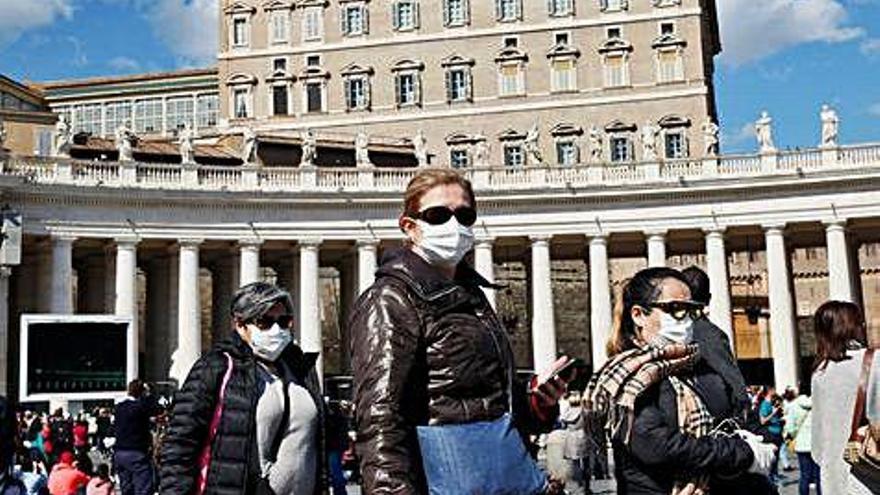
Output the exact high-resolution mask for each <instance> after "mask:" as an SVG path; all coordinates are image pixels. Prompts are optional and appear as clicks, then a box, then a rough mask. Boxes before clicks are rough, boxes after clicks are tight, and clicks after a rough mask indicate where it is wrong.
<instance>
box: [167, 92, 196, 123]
mask: <svg viewBox="0 0 880 495" xmlns="http://www.w3.org/2000/svg"><path fill="white" fill-rule="evenodd" d="M193 105H194V103H193V98H192V97H191V96H184V97H179V98H168V100H166V102H165V118H166V120H167V123H166V125H165V128H166V129H169V130H172V129H177V130H180V129H183V128H184V127H185V126H186V125H189V126H190V127H192V124H193V115H194V112H193Z"/></svg>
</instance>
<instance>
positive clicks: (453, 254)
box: [416, 216, 474, 266]
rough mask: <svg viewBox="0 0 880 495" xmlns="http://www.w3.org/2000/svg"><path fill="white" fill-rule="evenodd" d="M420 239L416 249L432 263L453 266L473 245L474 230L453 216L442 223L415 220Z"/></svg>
mask: <svg viewBox="0 0 880 495" xmlns="http://www.w3.org/2000/svg"><path fill="white" fill-rule="evenodd" d="M416 223H417V224H418V226H419V228H421V229H422V240H421V242H419V243H418V244H417V245H416V249H417V250H418V251H419V253H420V254H421V255H422V257H423V258H425V260H426V261H427V262H428V263H430V264H432V265H441V266H455V265H458V263H459V262H460V261H461V260H462V258H464V255H466V254H467V253H468V251H470V250H471V248H472V247H474V231H473V229H471V228H470V227H465V226H463V225H461V224H460V223H458V220H457V219H456V218H455V217H454V216H453V217H451V218H450V219H449V220H448V221H447V222H446V223H444V224H443V225H431V224H429V223H428V222H425V221H422V220H416Z"/></svg>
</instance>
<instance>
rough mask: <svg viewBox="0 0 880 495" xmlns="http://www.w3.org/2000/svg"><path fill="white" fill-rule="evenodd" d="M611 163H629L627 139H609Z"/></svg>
mask: <svg viewBox="0 0 880 495" xmlns="http://www.w3.org/2000/svg"><path fill="white" fill-rule="evenodd" d="M610 144H611V161H612V162H628V161H630V159H631V158H630V145H629V139H627V138H625V137H621V136H615V137H612V138H611V141H610Z"/></svg>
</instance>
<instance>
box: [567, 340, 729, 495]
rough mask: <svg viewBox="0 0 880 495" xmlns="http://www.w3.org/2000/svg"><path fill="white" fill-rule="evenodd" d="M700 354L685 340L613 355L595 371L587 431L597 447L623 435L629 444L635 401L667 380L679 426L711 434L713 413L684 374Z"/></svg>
mask: <svg viewBox="0 0 880 495" xmlns="http://www.w3.org/2000/svg"><path fill="white" fill-rule="evenodd" d="M698 356H699V354H698V348H697V346H696V345H683V344H671V345H667V346H664V347H653V346H650V347H646V348H641V349H632V350H629V351H626V352H622V353H620V354H618V355H617V356H614V358H612V359H611V360H610V361H608V362H607V363H606V364H605V366H603V367H602V369H600V370H599V372H598V373H596V374H594V375H593V377H592V379H591V380H590V383H589V385H587V389H586V391H585V393H584V400H583V408H584V413H585V418H586V423H587V425H586V428H587V431H588V433H589V434H590V435H591V436H592V437H593V439H594V440H595V441H597V442H598V445H605V442H606V440H605V439H606V438H608V437H618V438H622V439H623V442H624V444H629V442H630V435H631V434H632V427H633V421H634V419H635V403H636V400H637V399H638V398H639V397H640V396H641V395H642V394H643V393H644V392H645V391H646V390H648V389H649V388H651V387H652V386H653V385H655V384H657V383H660V382H661V381H663V380H664V379H667V378H668V379H669V382H670V384H671V385H672V388H673V390H675V394H676V404H677V406H678V411H677V412H678V427H679V428H680V429H681V431H682V432H683V433H685V434H689V435H692V436H694V437H701V436H704V435H707V434H709V432H710V431H711V429H712V425H713V422H714V419H713V417H712V414H711V413H710V412H709V410H708V409H707V408H706V405H705V404H704V403H703V401H702V399H700V397H699V395H697V393H696V392H695V391H694V389H693V387H692V384H691V382H690V379H689V378H687V377H685V376H682V375H685V374H687V373H688V372H689V371H691V370H692V369H693V366H694V363H696V361H697V358H698ZM690 482H695V483H697V486H698V487H706V485H707V479H706V478H705V477H694V479H691V480H690ZM684 484H686V482H685V483H684ZM682 486H683V485H682ZM676 487H677V489H678V487H679V485H678V484H677V485H676ZM676 491H677V490H676ZM673 493H675V491H674V492H673Z"/></svg>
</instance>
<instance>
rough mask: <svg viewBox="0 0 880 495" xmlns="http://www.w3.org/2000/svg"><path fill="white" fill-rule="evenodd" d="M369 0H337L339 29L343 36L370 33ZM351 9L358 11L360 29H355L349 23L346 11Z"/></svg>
mask: <svg viewBox="0 0 880 495" xmlns="http://www.w3.org/2000/svg"><path fill="white" fill-rule="evenodd" d="M369 1H370V0H339V30H340V32H341V33H342V37H343V38H357V37H359V36H366V35H368V34H370V9H369V7H368V5H367V4H368V3H369ZM353 10H358V11H360V15H361V26H360V30H358V31H355V30H354V29H352V26H350V25H349V17H348V13H349V12H350V11H353Z"/></svg>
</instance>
